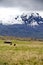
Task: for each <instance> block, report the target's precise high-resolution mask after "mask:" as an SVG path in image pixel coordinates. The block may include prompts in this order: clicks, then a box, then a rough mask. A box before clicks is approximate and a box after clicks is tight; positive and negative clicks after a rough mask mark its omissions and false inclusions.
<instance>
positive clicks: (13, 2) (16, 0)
mask: <svg viewBox="0 0 43 65" xmlns="http://www.w3.org/2000/svg"><path fill="white" fill-rule="evenodd" d="M30 11H31V12H33V11H35V12H39V14H40V15H41V16H42V17H43V0H0V19H4V18H6V20H7V19H8V18H9V17H8V16H9V15H10V16H11V15H12V16H13V15H18V14H21V12H30Z"/></svg>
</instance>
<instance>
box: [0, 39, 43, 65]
mask: <svg viewBox="0 0 43 65" xmlns="http://www.w3.org/2000/svg"><path fill="white" fill-rule="evenodd" d="M11 41H12V45H10V44H5V43H4V40H0V65H43V41H21V40H16V39H15V40H11ZM15 43H16V46H14V44H15Z"/></svg>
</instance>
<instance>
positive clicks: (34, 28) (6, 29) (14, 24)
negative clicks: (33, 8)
mask: <svg viewBox="0 0 43 65" xmlns="http://www.w3.org/2000/svg"><path fill="white" fill-rule="evenodd" d="M8 22H9V24H8V23H7V25H6V24H4V25H3V21H2V20H1V22H0V35H7V36H18V37H32V38H43V18H42V17H41V16H40V15H39V13H31V14H30V15H29V14H22V15H18V16H16V17H12V19H10V21H9V20H8Z"/></svg>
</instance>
